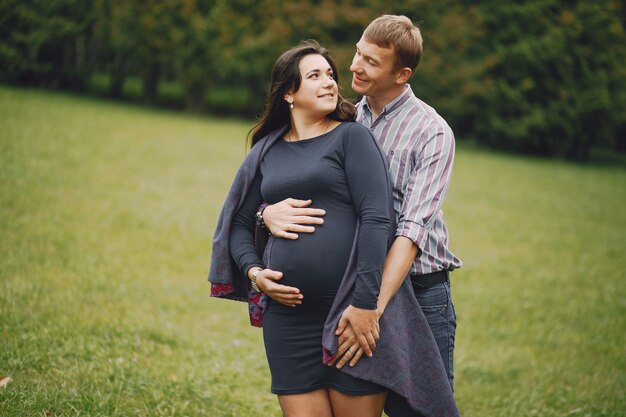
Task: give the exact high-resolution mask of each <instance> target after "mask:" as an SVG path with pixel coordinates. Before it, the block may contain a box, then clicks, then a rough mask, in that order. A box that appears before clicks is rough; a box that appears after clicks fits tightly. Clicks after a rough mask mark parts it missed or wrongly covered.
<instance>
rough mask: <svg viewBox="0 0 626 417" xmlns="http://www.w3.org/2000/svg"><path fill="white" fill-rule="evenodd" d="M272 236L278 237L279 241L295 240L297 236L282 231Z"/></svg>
mask: <svg viewBox="0 0 626 417" xmlns="http://www.w3.org/2000/svg"><path fill="white" fill-rule="evenodd" d="M274 236H276V237H279V238H281V239H289V240H296V239H297V238H298V235H297V234H296V233H289V232H285V231H284V230H281V231H280V232H276V233H275V234H274Z"/></svg>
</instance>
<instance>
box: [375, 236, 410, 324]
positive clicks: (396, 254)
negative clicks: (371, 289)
mask: <svg viewBox="0 0 626 417" xmlns="http://www.w3.org/2000/svg"><path fill="white" fill-rule="evenodd" d="M418 253H419V248H418V247H417V245H416V244H415V243H414V242H413V241H412V240H411V239H409V238H407V237H404V236H398V237H396V240H395V241H394V242H393V245H391V249H390V250H389V253H387V258H386V259H385V267H384V269H383V276H382V279H381V283H380V295H379V296H378V310H379V312H380V314H381V315H382V314H383V312H384V311H385V308H386V307H387V304H389V301H391V299H392V298H393V296H394V295H395V294H396V292H397V291H398V288H400V285H402V281H403V280H404V278H406V276H407V274H408V273H409V270H410V269H411V265H412V264H413V261H414V260H415V257H416V256H417V254H418Z"/></svg>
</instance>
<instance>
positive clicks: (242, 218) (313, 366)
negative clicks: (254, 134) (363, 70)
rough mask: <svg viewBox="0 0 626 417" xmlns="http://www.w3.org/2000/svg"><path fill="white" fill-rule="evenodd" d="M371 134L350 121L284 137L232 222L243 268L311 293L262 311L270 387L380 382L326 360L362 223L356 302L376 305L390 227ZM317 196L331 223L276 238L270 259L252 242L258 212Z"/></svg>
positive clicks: (281, 390)
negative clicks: (275, 274) (329, 327)
mask: <svg viewBox="0 0 626 417" xmlns="http://www.w3.org/2000/svg"><path fill="white" fill-rule="evenodd" d="M368 136H371V133H370V132H369V130H368V129H367V128H365V127H363V126H362V125H360V124H358V123H352V122H345V123H342V124H341V125H339V126H338V127H336V128H335V129H334V130H332V131H331V132H328V133H326V134H323V135H321V136H318V137H315V138H311V139H307V140H301V141H298V142H287V141H284V140H278V141H276V143H275V144H274V145H273V146H272V147H271V148H270V149H269V150H268V151H267V153H266V154H265V156H264V158H263V160H262V161H261V164H260V168H259V171H258V172H257V174H256V177H255V180H254V183H253V185H252V188H251V191H250V192H249V193H248V195H247V196H246V199H245V200H244V203H243V206H242V207H241V209H240V210H239V211H238V212H237V215H236V216H235V218H234V220H233V224H232V229H231V241H230V251H231V255H232V257H233V259H234V260H235V262H236V263H237V265H238V266H239V268H240V269H241V270H242V271H243V272H244V273H245V272H246V271H247V270H248V269H249V268H251V267H253V266H262V267H263V266H266V267H268V268H270V269H273V270H276V271H281V272H283V279H282V280H281V281H280V283H282V284H284V285H289V286H293V287H297V288H299V289H300V291H301V293H302V294H303V295H304V300H303V303H302V304H301V305H299V306H297V307H295V308H293V307H286V306H284V305H282V304H279V303H277V302H275V301H273V300H272V301H270V304H269V306H268V308H267V311H266V312H265V315H264V317H263V323H264V324H263V337H264V343H265V348H266V354H267V359H268V363H269V367H270V371H271V374H272V392H273V393H275V394H295V393H303V392H310V391H313V390H316V389H319V388H323V387H327V388H334V389H337V390H339V391H341V392H344V393H346V394H371V393H375V392H380V391H382V390H383V388H382V387H380V386H377V385H375V384H372V383H370V382H365V381H362V380H359V379H356V378H354V377H351V376H349V375H347V374H345V373H343V372H341V371H338V370H337V369H336V368H334V367H327V366H325V365H323V364H322V357H323V353H322V331H323V327H324V322H325V320H326V317H327V315H328V313H329V311H330V308H331V305H332V303H333V300H334V298H335V295H336V293H337V289H338V288H339V285H340V283H341V279H342V277H343V276H344V273H345V270H346V266H347V263H348V259H349V256H350V251H351V249H352V246H353V243H354V236H355V232H356V228H357V221H358V222H359V223H360V234H359V237H358V241H357V253H358V262H357V271H358V275H357V281H356V285H355V289H354V292H353V295H352V303H351V304H352V305H353V306H355V307H359V308H366V309H374V308H376V303H377V297H378V292H379V288H380V277H381V273H382V267H383V263H384V260H385V254H386V248H387V237H388V232H389V227H390V217H389V197H388V193H387V186H388V183H387V181H388V179H387V176H386V171H385V167H384V165H383V164H384V162H383V161H382V160H381V157H380V153H379V151H378V150H377V148H376V145H375V143H374V141H373V140H371V138H370V137H368ZM287 197H292V198H298V199H312V200H313V206H314V207H316V208H322V209H324V210H326V215H325V216H324V224H323V225H322V226H318V227H316V231H315V232H314V233H312V234H305V233H301V234H300V237H299V238H298V239H297V240H287V239H278V238H276V239H275V238H273V237H270V241H269V242H268V244H267V246H266V248H265V254H264V258H265V259H266V261H267V265H264V263H263V262H262V260H261V259H260V257H259V255H258V254H257V253H256V251H255V248H254V236H253V230H254V213H255V212H256V210H257V208H258V206H259V205H260V204H261V203H262V202H263V201H266V202H268V203H276V202H279V201H282V200H283V199H285V198H287Z"/></svg>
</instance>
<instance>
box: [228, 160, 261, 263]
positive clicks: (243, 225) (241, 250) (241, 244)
mask: <svg viewBox="0 0 626 417" xmlns="http://www.w3.org/2000/svg"><path fill="white" fill-rule="evenodd" d="M261 181H262V175H261V173H260V171H259V172H257V175H256V177H255V178H254V182H253V183H252V187H251V188H250V192H249V193H248V195H247V196H246V198H245V200H244V202H243V205H242V206H241V208H240V209H239V211H238V212H237V214H236V215H235V217H234V218H233V223H232V226H231V231H230V255H231V256H232V257H233V259H234V260H235V263H236V264H237V266H238V267H239V269H240V270H241V271H242V272H243V273H244V274H246V273H247V272H248V269H250V268H252V267H253V266H258V267H261V268H265V266H264V265H263V262H262V261H261V259H259V255H258V254H257V252H256V249H255V245H254V230H255V226H256V222H255V219H254V214H255V213H256V210H257V207H259V205H260V204H261V203H262V202H263V197H262V196H261Z"/></svg>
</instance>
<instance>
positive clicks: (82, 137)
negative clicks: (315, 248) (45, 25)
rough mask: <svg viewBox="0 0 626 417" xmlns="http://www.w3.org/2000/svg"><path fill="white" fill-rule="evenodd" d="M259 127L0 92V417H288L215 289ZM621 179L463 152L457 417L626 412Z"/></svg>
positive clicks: (604, 171) (597, 169)
mask: <svg viewBox="0 0 626 417" xmlns="http://www.w3.org/2000/svg"><path fill="white" fill-rule="evenodd" d="M247 129H248V124H246V123H243V122H238V121H233V120H218V119H210V118H204V119H202V118H198V117H192V116H185V115H181V114H174V113H168V112H164V111H156V110H146V109H141V108H137V107H132V106H125V105H120V104H115V103H110V102H104V101H95V100H88V99H82V98H76V97H72V96H67V95H61V94H55V93H46V92H40V91H27V90H26V91H25V90H16V89H12V88H7V87H0V132H1V133H0V230H1V235H0V236H1V239H0V375H8V376H10V377H11V378H12V379H13V383H12V384H10V385H8V386H7V387H6V388H3V389H2V388H0V416H237V417H239V416H243V417H245V416H278V415H280V413H279V410H278V406H277V403H276V400H275V398H274V396H273V395H271V394H270V393H269V373H268V369H267V365H266V362H265V356H264V352H263V345H262V338H261V332H260V331H259V330H258V329H256V328H252V327H250V326H249V325H248V319H247V313H246V306H245V305H244V304H242V303H234V302H230V301H222V300H215V299H210V298H209V296H208V290H209V286H208V283H207V282H206V273H207V270H208V265H209V255H210V242H211V236H212V232H213V228H214V225H215V221H216V218H217V215H218V211H219V209H220V206H221V203H222V200H223V198H224V195H225V193H226V190H227V187H228V186H229V184H230V181H231V179H232V176H233V175H234V172H235V170H236V168H237V166H238V164H239V162H240V161H241V159H242V158H243V156H244V154H245V143H244V141H245V135H246V132H247ZM625 206H626V169H625V168H624V167H620V166H616V165H613V166H609V167H603V166H598V165H592V166H584V165H576V164H571V163H565V162H558V161H550V160H536V159H530V158H524V157H515V156H506V155H501V154H495V153H489V152H485V151H480V150H476V149H473V148H469V147H465V146H460V147H459V151H458V154H457V160H456V166H455V172H454V179H453V184H452V188H451V190H450V193H449V196H448V198H447V203H446V218H447V222H448V226H449V229H450V234H451V241H452V248H453V250H454V251H455V252H456V253H457V254H458V255H459V256H460V257H462V258H463V260H464V262H465V265H464V267H463V268H462V269H461V270H459V271H457V272H455V273H454V274H453V291H454V295H455V303H456V308H457V314H458V322H459V329H458V335H457V350H456V358H455V366H456V381H455V387H456V395H457V399H458V403H459V407H460V409H461V412H462V415H464V416H466V417H485V416H501V417H511V416H614V417H618V416H619V417H621V416H622V415H623V414H624V410H625V409H626V397H625V392H626V336H625V334H626V290H625V289H624V287H623V285H624V284H625V282H624V281H625V280H624V277H625V272H624V271H626V259H625V258H626V257H625V253H624V249H625V248H626V209H625V208H624V207H625Z"/></svg>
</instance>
